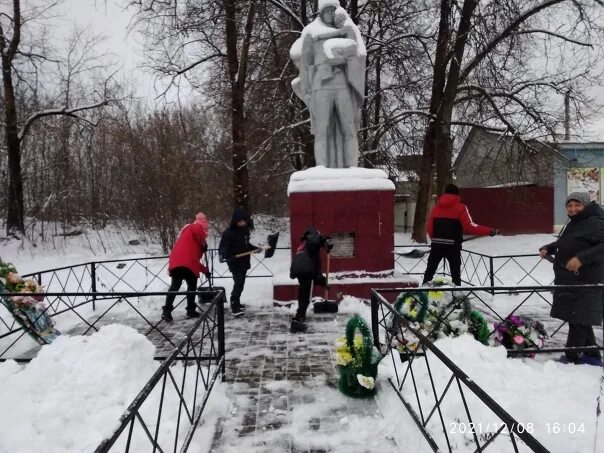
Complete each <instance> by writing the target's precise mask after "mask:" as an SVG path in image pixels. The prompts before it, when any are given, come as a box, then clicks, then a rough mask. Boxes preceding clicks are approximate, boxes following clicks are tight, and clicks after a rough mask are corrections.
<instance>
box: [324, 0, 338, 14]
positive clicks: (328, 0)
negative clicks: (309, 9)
mask: <svg viewBox="0 0 604 453" xmlns="http://www.w3.org/2000/svg"><path fill="white" fill-rule="evenodd" d="M328 6H333V7H334V8H339V7H340V1H339V0H319V13H320V12H321V11H323V10H324V9H325V8H327V7H328Z"/></svg>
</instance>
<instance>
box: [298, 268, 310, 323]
mask: <svg viewBox="0 0 604 453" xmlns="http://www.w3.org/2000/svg"><path fill="white" fill-rule="evenodd" d="M298 283H299V284H300V287H299V288H298V310H297V311H296V316H295V317H294V319H295V320H296V321H304V320H305V319H306V310H307V309H308V306H309V305H310V297H311V294H310V292H311V290H312V278H300V277H298Z"/></svg>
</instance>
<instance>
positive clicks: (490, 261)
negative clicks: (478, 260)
mask: <svg viewBox="0 0 604 453" xmlns="http://www.w3.org/2000/svg"><path fill="white" fill-rule="evenodd" d="M489 278H490V279H491V294H495V271H494V267H493V257H492V256H489Z"/></svg>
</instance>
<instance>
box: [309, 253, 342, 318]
mask: <svg viewBox="0 0 604 453" xmlns="http://www.w3.org/2000/svg"><path fill="white" fill-rule="evenodd" d="M329 261H330V254H329V253H328V254H327V271H326V272H325V298H324V299H323V300H322V301H321V302H314V303H313V304H312V311H313V312H314V313H337V312H338V302H337V301H335V300H329ZM311 297H312V293H311Z"/></svg>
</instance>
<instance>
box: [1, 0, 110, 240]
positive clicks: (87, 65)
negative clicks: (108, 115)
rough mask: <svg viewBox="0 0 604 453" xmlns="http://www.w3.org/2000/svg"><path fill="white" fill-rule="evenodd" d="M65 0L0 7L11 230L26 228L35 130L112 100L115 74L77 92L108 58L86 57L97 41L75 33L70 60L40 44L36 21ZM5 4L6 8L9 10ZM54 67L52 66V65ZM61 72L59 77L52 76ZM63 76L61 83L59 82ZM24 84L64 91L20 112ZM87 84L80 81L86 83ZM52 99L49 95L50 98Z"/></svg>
mask: <svg viewBox="0 0 604 453" xmlns="http://www.w3.org/2000/svg"><path fill="white" fill-rule="evenodd" d="M60 3H61V2H60V0H55V1H50V0H48V1H42V0H40V1H37V2H28V8H27V9H25V8H24V7H23V6H22V4H21V1H20V0H12V1H10V2H8V1H4V2H3V3H2V5H1V6H2V8H3V10H1V11H0V58H1V62H2V82H3V92H2V97H3V101H4V103H3V104H4V121H3V122H2V127H3V130H4V135H5V141H6V149H7V155H8V173H9V174H8V195H7V214H6V228H7V233H8V234H14V233H16V232H24V229H25V228H24V216H25V212H24V195H23V173H22V162H21V159H22V149H23V146H24V142H25V139H26V137H27V135H28V133H29V132H30V130H31V128H32V127H33V126H34V125H35V124H36V123H38V122H39V121H41V120H42V119H44V118H49V117H53V116H64V117H71V118H76V119H82V118H83V115H85V114H86V112H88V111H91V110H94V109H98V108H100V107H103V106H106V105H107V104H108V103H109V102H110V99H111V95H110V83H111V76H108V77H107V76H105V77H102V81H101V82H100V84H97V85H95V86H93V87H90V90H88V93H87V95H86V96H80V95H78V96H74V93H73V92H74V84H75V82H76V79H80V78H82V77H83V76H84V74H86V75H87V76H88V75H90V76H92V75H93V74H94V73H97V74H98V73H102V72H104V69H103V70H101V68H106V67H107V66H106V63H107V62H106V61H105V62H103V61H100V60H97V59H96V58H90V57H87V56H86V53H85V52H80V50H79V49H88V47H87V46H89V45H91V44H94V42H93V41H86V40H85V39H84V36H85V35H84V34H83V33H82V32H78V33H76V34H75V35H74V36H73V37H72V40H71V43H70V46H69V48H68V51H67V53H68V55H67V57H66V58H65V59H62V58H61V57H59V56H51V55H50V52H49V51H48V43H47V42H43V43H38V42H36V36H35V35H34V34H35V27H34V24H36V23H39V22H43V21H44V20H45V19H47V18H48V16H49V12H50V11H51V10H52V9H53V8H55V7H56V6H58V5H59V4H60ZM4 8H6V9H4ZM50 68H52V69H50ZM53 75H56V76H57V77H58V78H59V79H56V78H53V77H52V76H53ZM58 80H60V81H58ZM17 83H21V84H22V85H23V86H24V88H23V90H24V91H28V90H29V91H33V92H34V96H39V90H40V85H42V84H44V85H46V86H55V85H56V84H59V85H62V86H61V88H62V89H61V90H60V93H61V94H60V95H59V96H57V97H56V98H55V100H54V102H52V103H51V104H50V105H47V106H46V107H45V108H44V109H43V110H39V111H30V112H27V111H26V110H25V109H23V110H22V111H19V110H18V106H19V105H20V104H19V102H18V91H17V89H16V84H17ZM82 86H83V85H80V87H82ZM49 98H50V96H49Z"/></svg>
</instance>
